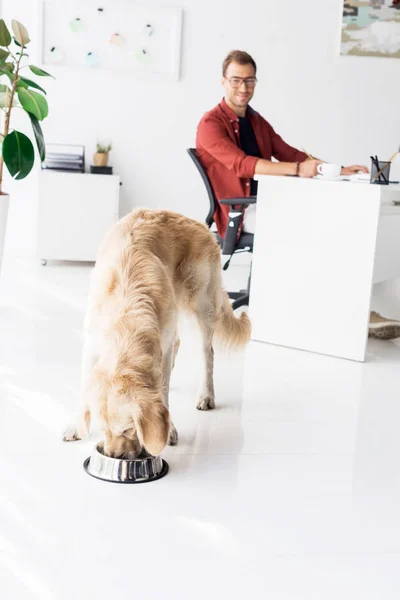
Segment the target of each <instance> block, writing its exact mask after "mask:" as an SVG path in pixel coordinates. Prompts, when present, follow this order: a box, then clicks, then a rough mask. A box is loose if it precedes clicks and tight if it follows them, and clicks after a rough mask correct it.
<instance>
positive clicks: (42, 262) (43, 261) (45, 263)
mask: <svg viewBox="0 0 400 600" xmlns="http://www.w3.org/2000/svg"><path fill="white" fill-rule="evenodd" d="M40 263H41V265H42V266H43V267H45V266H46V265H47V260H46V259H45V258H42V260H41V261H40Z"/></svg>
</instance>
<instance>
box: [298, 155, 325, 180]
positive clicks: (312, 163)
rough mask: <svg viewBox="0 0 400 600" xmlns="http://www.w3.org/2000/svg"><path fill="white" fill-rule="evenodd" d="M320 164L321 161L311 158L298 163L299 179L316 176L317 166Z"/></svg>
mask: <svg viewBox="0 0 400 600" xmlns="http://www.w3.org/2000/svg"><path fill="white" fill-rule="evenodd" d="M322 162H323V161H322V160H317V159H316V158H313V159H310V160H305V161H304V162H302V163H300V167H299V177H315V175H318V171H317V167H318V165H321V164H322Z"/></svg>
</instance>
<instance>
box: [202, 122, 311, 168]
mask: <svg viewBox="0 0 400 600" xmlns="http://www.w3.org/2000/svg"><path fill="white" fill-rule="evenodd" d="M197 140H198V143H199V145H200V146H201V147H202V148H204V149H205V150H206V151H207V152H208V153H209V154H210V155H211V156H212V157H213V158H215V159H216V160H218V161H219V162H221V163H222V164H223V165H225V166H226V167H227V168H228V169H230V170H232V171H234V173H235V175H237V177H243V178H249V179H251V178H252V177H254V175H255V174H257V175H296V172H297V165H296V162H300V160H301V159H304V157H305V158H307V155H305V154H304V153H302V152H298V151H296V152H298V154H299V156H298V158H299V159H300V160H298V161H296V158H295V157H294V160H293V161H292V162H290V161H287V162H279V163H276V162H273V161H271V160H265V159H262V158H261V159H260V158H257V157H256V156H248V155H247V154H245V153H244V152H243V150H241V149H240V148H239V147H238V146H237V145H236V144H235V143H234V142H233V141H232V140H231V139H230V137H229V136H228V134H227V131H226V128H225V126H224V124H223V123H221V121H219V119H217V118H215V117H206V118H204V119H203V120H202V121H201V123H200V125H199V128H198V130H197ZM314 162H316V163H317V164H319V163H320V162H321V161H307V163H310V164H308V165H307V166H306V163H304V162H302V163H301V164H300V168H299V175H300V176H301V177H312V175H313V174H314V171H315V172H316V167H315V166H314Z"/></svg>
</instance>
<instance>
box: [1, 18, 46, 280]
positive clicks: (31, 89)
mask: <svg viewBox="0 0 400 600" xmlns="http://www.w3.org/2000/svg"><path fill="white" fill-rule="evenodd" d="M11 29H12V33H13V35H12V34H11V33H10V31H9V30H8V28H7V25H6V24H5V22H4V20H3V19H0V78H1V79H0V81H1V84H0V110H2V111H3V113H4V117H3V123H4V125H3V130H2V132H1V134H0V145H1V156H0V269H1V262H2V258H3V249H4V240H5V235H6V225H7V215H8V207H9V195H8V194H7V193H6V192H3V187H2V184H3V167H4V164H5V165H6V167H7V169H8V171H9V172H10V175H11V176H12V177H14V179H24V178H25V177H26V176H27V175H29V173H30V172H31V170H32V167H33V164H34V161H35V151H34V149H33V144H32V142H31V140H30V139H29V137H27V136H26V135H25V134H23V133H21V132H20V131H17V130H15V129H14V130H12V129H11V113H12V110H13V108H15V107H18V108H20V109H22V110H23V111H25V113H26V114H27V115H28V117H29V119H30V121H31V124H32V129H33V133H34V136H35V140H36V146H37V149H38V152H39V156H40V159H41V160H42V161H43V160H44V159H45V144H44V139H43V133H42V128H41V126H40V121H43V119H45V118H46V117H47V115H48V112H49V108H48V105H47V100H46V98H45V96H46V92H45V91H44V89H43V88H42V87H40V85H38V84H37V83H36V82H35V81H32V80H31V79H28V78H27V77H25V76H23V75H21V71H22V69H26V68H28V69H30V71H31V72H32V73H34V74H35V75H39V76H40V77H51V75H49V73H46V71H42V69H39V67H35V66H33V65H28V64H26V59H27V58H29V55H28V53H27V52H26V47H27V45H28V44H29V42H30V38H29V34H28V32H27V30H26V29H25V27H24V26H23V25H22V24H21V23H19V22H18V21H15V20H12V21H11ZM22 73H24V74H25V71H22ZM4 81H5V83H3V82H4Z"/></svg>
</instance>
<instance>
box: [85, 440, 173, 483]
mask: <svg viewBox="0 0 400 600" xmlns="http://www.w3.org/2000/svg"><path fill="white" fill-rule="evenodd" d="M83 468H84V469H85V471H86V473H88V474H89V475H91V476H92V477H96V478H97V479H102V480H103V481H110V482H113V483H146V482H148V481H155V480H156V479H161V477H164V476H165V475H166V474H167V473H168V463H166V462H165V460H163V459H162V458H161V457H160V456H147V457H143V458H141V457H140V458H136V459H134V460H129V459H125V458H111V457H110V456H105V455H104V450H103V443H102V442H100V443H99V444H97V445H96V446H95V447H94V449H93V452H92V455H91V456H89V458H87V459H86V460H85V462H84V463H83Z"/></svg>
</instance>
